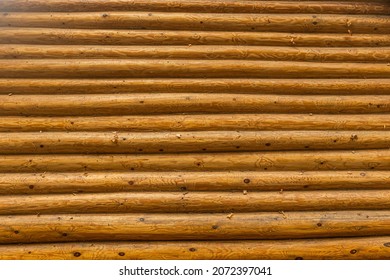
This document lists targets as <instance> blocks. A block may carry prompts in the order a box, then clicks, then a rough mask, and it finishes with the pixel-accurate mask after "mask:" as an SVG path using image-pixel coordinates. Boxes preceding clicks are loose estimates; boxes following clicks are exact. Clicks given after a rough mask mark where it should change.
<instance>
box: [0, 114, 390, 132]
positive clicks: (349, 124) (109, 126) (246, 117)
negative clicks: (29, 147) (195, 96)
mask: <svg viewBox="0 0 390 280" xmlns="http://www.w3.org/2000/svg"><path fill="white" fill-rule="evenodd" d="M223 130H226V131H229V130H232V131H247V130H248V131H251V130H261V131H277V130H290V131H291V130H305V131H311V130H317V131H319V130H323V131H334V130H336V131H343V130H364V131H371V130H382V131H388V130H390V115H389V114H366V115H364V118H362V116H361V114H354V115H351V114H349V115H348V114H343V115H341V114H339V115H331V114H328V115H324V114H208V115H207V118H205V117H204V115H203V114H198V115H194V114H191V115H181V114H169V115H156V116H154V115H150V116H146V115H127V116H125V115H120V116H84V117H80V116H78V117H73V116H68V117H32V116H25V117H23V116H21V117H17V116H14V117H12V116H3V117H2V118H0V132H36V131H42V132H53V131H58V132H60V131H67V132H72V131H84V132H85V131H110V132H113V131H123V132H127V133H128V132H147V131H150V132H153V131H154V132H157V131H161V132H162V131H165V132H169V131H223Z"/></svg>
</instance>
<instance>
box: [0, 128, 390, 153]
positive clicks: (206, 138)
mask: <svg viewBox="0 0 390 280" xmlns="http://www.w3.org/2000/svg"><path fill="white" fill-rule="evenodd" d="M324 149H331V150H346V149H352V150H358V149H390V131H204V132H202V131H194V132H186V131H181V132H180V131H179V132H149V133H145V132H132V133H126V132H111V133H110V132H87V133H85V132H84V133H83V132H72V133H69V132H50V133H40V132H19V133H18V132H14V133H0V154H72V153H74V151H77V152H78V153H79V154H91V153H92V154H107V153H111V154H115V153H116V154H137V153H138V154H142V153H180V152H181V153H184V152H202V151H203V152H226V151H282V150H286V151H287V150H290V151H291V150H324Z"/></svg>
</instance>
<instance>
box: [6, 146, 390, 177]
mask: <svg viewBox="0 0 390 280" xmlns="http://www.w3.org/2000/svg"><path fill="white" fill-rule="evenodd" d="M367 169H370V170H371V169H375V170H389V169H390V150H389V149H383V150H357V151H352V150H349V151H296V152H291V151H290V152H266V151H264V152H258V153H209V154H207V153H202V154H196V153H193V154H165V155H164V154H156V155H77V154H72V155H3V156H0V171H1V172H51V171H53V172H57V171H60V172H64V171H72V172H80V171H142V172H143V171H232V170H236V171H267V170H268V171H289V170H295V171H297V170H298V171H304V170H307V171H309V170H333V171H336V170H367ZM361 173H362V175H361V176H365V172H363V171H362V172H361ZM42 175H43V176H44V174H42Z"/></svg>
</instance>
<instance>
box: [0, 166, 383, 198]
mask: <svg viewBox="0 0 390 280" xmlns="http://www.w3.org/2000/svg"><path fill="white" fill-rule="evenodd" d="M248 180H249V181H248ZM389 182H390V171H364V172H362V171H307V172H300V171H284V172H278V171H274V172H254V171H244V172H242V171H229V172H221V171H220V172H218V171H215V172H77V173H69V172H66V173H47V172H45V173H44V174H37V173H0V194H1V195H11V194H52V193H103V192H127V191H129V192H134V191H139V192H143V191H282V192H283V191H292V190H327V189H328V190H331V189H339V190H341V189H388V188H390V185H389Z"/></svg>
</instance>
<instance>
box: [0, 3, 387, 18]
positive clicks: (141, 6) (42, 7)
mask: <svg viewBox="0 0 390 280" xmlns="http://www.w3.org/2000/svg"><path fill="white" fill-rule="evenodd" d="M0 10H1V11H5V12H93V11H96V12H99V11H102V12H104V11H153V12H154V11H159V12H201V13H327V14H333V13H335V14H384V15H386V14H388V13H389V12H390V7H389V6H387V5H385V4H384V3H383V2H382V3H381V2H379V1H378V0H376V1H375V2H362V1H356V0H354V1H351V2H346V1H343V2H340V3H337V2H335V1H321V2H316V1H308V2H305V4H304V5H302V4H301V3H299V2H296V1H280V2H279V1H226V0H212V1H211V0H191V1H189V0H179V1H177V0H175V1H173V0H170V1H168V0H135V1H134V0H133V1H131V2H124V1H120V0H110V1H99V0H89V1H85V0H84V1H80V0H73V1H69V0H68V1H65V0H56V1H53V0H51V1H43V0H34V1H31V0H30V1H28V2H25V1H23V0H3V1H1V2H0Z"/></svg>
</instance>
